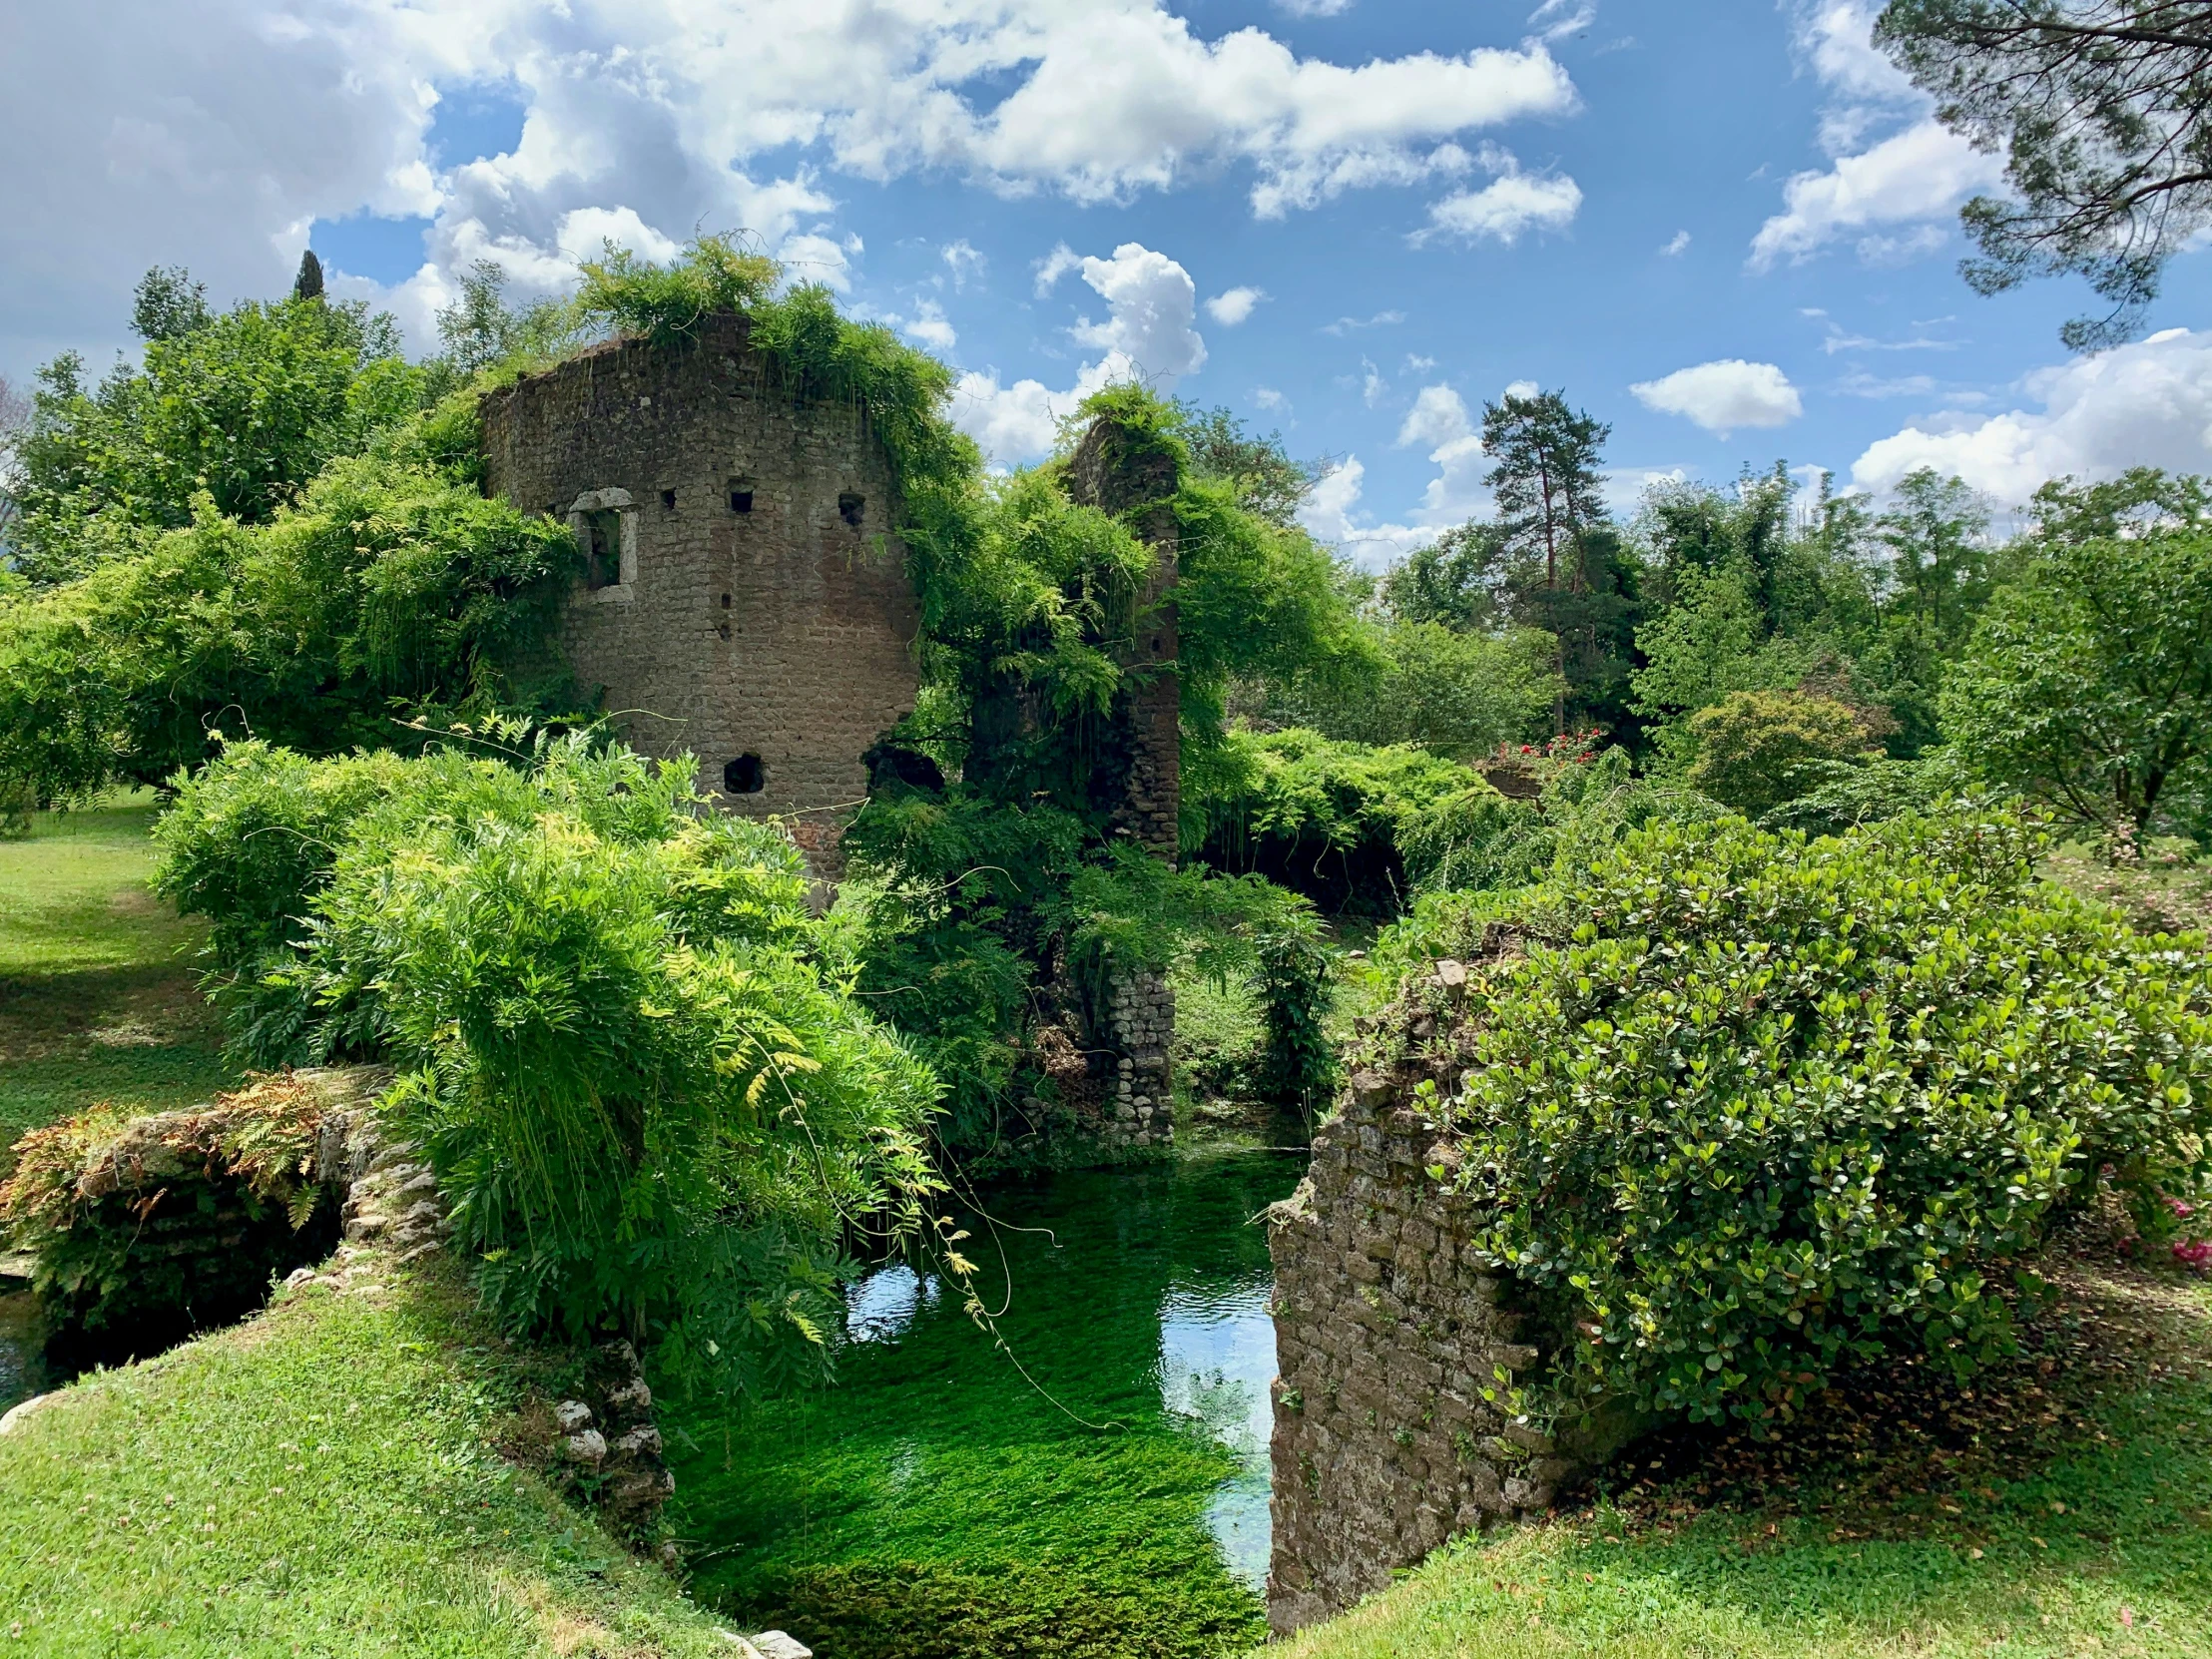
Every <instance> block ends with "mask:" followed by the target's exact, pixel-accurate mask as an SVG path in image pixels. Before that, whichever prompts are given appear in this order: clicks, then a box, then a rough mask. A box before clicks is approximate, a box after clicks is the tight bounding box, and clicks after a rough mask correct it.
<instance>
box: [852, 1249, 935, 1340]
mask: <svg viewBox="0 0 2212 1659" xmlns="http://www.w3.org/2000/svg"><path fill="white" fill-rule="evenodd" d="M938 1294H939V1287H938V1285H937V1280H936V1276H935V1275H934V1274H932V1275H931V1276H930V1277H929V1278H927V1279H923V1278H921V1277H920V1276H919V1275H918V1274H916V1273H915V1272H914V1270H913V1269H912V1268H910V1267H908V1266H906V1264H905V1263H903V1262H893V1263H892V1264H891V1265H890V1266H889V1267H887V1268H877V1269H876V1270H875V1271H874V1272H873V1273H871V1274H869V1275H868V1276H867V1277H866V1278H865V1279H863V1280H861V1281H860V1282H859V1283H858V1284H857V1285H854V1286H852V1287H851V1288H850V1289H848V1290H847V1291H846V1292H845V1298H844V1334H845V1336H846V1337H847V1338H849V1339H850V1340H851V1341H853V1342H856V1343H887V1342H893V1341H896V1340H897V1339H898V1338H900V1337H902V1336H904V1335H905V1334H906V1329H907V1327H908V1326H910V1325H912V1324H913V1323H914V1316H915V1315H916V1314H918V1313H919V1312H921V1310H922V1309H924V1308H934V1307H935V1306H936V1305H937V1296H938Z"/></svg>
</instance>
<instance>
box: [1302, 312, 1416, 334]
mask: <svg viewBox="0 0 2212 1659" xmlns="http://www.w3.org/2000/svg"><path fill="white" fill-rule="evenodd" d="M1404 320H1405V313H1404V312H1403V311H1377V312H1376V313H1375V315H1373V316H1340V317H1339V318H1337V320H1336V321H1334V322H1325V323H1323V324H1322V329H1321V331H1322V332H1323V333H1325V334H1337V335H1340V336H1341V335H1344V334H1353V333H1358V332H1359V331H1360V330H1361V329H1362V328H1388V327H1392V326H1394V325H1395V324H1397V323H1400V322H1403V321H1404Z"/></svg>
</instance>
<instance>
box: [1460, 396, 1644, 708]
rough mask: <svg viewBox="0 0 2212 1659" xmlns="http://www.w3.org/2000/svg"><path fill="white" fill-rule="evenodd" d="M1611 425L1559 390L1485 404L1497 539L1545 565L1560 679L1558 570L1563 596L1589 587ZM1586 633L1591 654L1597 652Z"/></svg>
mask: <svg viewBox="0 0 2212 1659" xmlns="http://www.w3.org/2000/svg"><path fill="white" fill-rule="evenodd" d="M1612 430H1613V429H1612V427H1610V426H1608V425H1606V424H1605V423H1604V422H1603V421H1600V420H1593V419H1591V418H1590V416H1589V415H1588V414H1586V413H1584V412H1583V411H1581V410H1579V409H1573V408H1569V407H1568V406H1567V400H1566V398H1565V396H1564V395H1563V394H1561V393H1559V392H1556V391H1539V392H1536V393H1534V394H1533V395H1526V394H1522V393H1518V392H1510V391H1509V392H1507V393H1506V394H1505V395H1504V396H1503V397H1502V398H1500V399H1499V400H1498V401H1497V402H1495V403H1488V404H1485V405H1483V409H1482V448H1483V452H1484V453H1485V454H1487V455H1488V456H1489V457H1490V459H1491V462H1492V464H1491V467H1490V471H1489V474H1488V476H1487V477H1486V478H1484V479H1483V482H1484V483H1486V484H1488V485H1489V486H1490V491H1491V494H1492V497H1493V498H1494V499H1495V501H1496V503H1497V524H1496V529H1497V534H1498V535H1499V537H1500V539H1501V540H1502V542H1503V544H1504V546H1505V548H1506V549H1507V551H1508V552H1509V553H1512V554H1517V555H1519V556H1521V557H1523V558H1527V559H1530V560H1531V561H1532V560H1533V559H1534V557H1535V556H1536V555H1537V554H1538V553H1541V555H1542V556H1543V562H1544V583H1543V594H1544V598H1543V600H1542V602H1541V607H1542V609H1543V610H1544V612H1545V613H1546V615H1547V621H1546V624H1545V625H1546V626H1548V627H1550V628H1551V629H1552V632H1553V634H1554V636H1555V637H1557V639H1558V641H1559V660H1558V666H1559V676H1560V680H1561V683H1562V684H1564V683H1565V681H1566V679H1567V642H1566V636H1565V632H1564V630H1563V629H1562V628H1561V626H1560V623H1561V621H1562V620H1563V618H1562V617H1560V616H1559V614H1558V613H1559V611H1560V606H1559V603H1558V601H1559V594H1560V565H1561V562H1562V555H1563V556H1564V562H1565V564H1566V566H1567V569H1566V591H1567V592H1568V593H1569V594H1581V593H1583V592H1584V591H1585V590H1586V589H1587V588H1588V586H1589V583H1588V581H1587V579H1586V575H1587V573H1586V571H1585V569H1584V565H1585V559H1584V551H1585V547H1586V538H1585V535H1584V532H1585V531H1588V530H1591V529H1595V528H1597V527H1599V526H1601V525H1603V524H1604V523H1605V517H1606V514H1605V502H1604V499H1603V496H1602V494H1601V493H1600V491H1601V487H1602V481H1601V479H1600V478H1599V475H1598V466H1599V463H1600V461H1601V459H1602V454H1601V451H1602V449H1603V446H1604V443H1605V440H1606V438H1607V437H1609V436H1611V434H1612ZM1584 626H1585V627H1589V628H1590V631H1591V638H1590V639H1589V641H1588V642H1587V644H1588V646H1589V649H1590V652H1591V653H1592V654H1593V655H1594V654H1595V653H1596V651H1597V642H1596V638H1595V631H1594V627H1591V625H1589V624H1587V623H1585V624H1584ZM1553 714H1554V718H1555V725H1556V728H1557V730H1558V731H1560V732H1562V733H1564V732H1565V731H1566V729H1567V703H1566V697H1565V694H1564V693H1563V692H1562V694H1561V695H1560V698H1559V701H1558V704H1557V706H1556V708H1555V709H1554V711H1553Z"/></svg>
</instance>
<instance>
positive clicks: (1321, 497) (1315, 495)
mask: <svg viewBox="0 0 2212 1659" xmlns="http://www.w3.org/2000/svg"><path fill="white" fill-rule="evenodd" d="M1367 475H1368V469H1367V467H1366V466H1365V465H1363V464H1362V462H1361V460H1360V457H1359V456H1357V455H1348V456H1346V457H1345V460H1344V464H1343V465H1341V466H1338V467H1335V468H1332V469H1331V470H1330V471H1329V472H1328V473H1327V474H1326V475H1325V476H1324V477H1323V478H1322V480H1321V482H1320V483H1318V484H1316V485H1315V486H1314V488H1313V492H1312V493H1311V494H1310V495H1308V496H1307V498H1306V505H1305V506H1304V507H1302V508H1300V509H1299V515H1298V517H1299V522H1300V523H1301V524H1303V525H1305V526H1306V528H1307V529H1308V530H1309V531H1311V532H1312V533H1313V535H1314V538H1315V539H1316V540H1317V541H1322V542H1327V543H1328V544H1330V545H1331V546H1333V547H1336V548H1338V549H1339V550H1340V551H1342V552H1343V553H1344V554H1345V556H1346V557H1347V558H1349V559H1351V560H1352V562H1353V563H1354V564H1356V565H1358V566H1359V567H1360V568H1361V569H1363V570H1382V569H1384V568H1385V567H1387V566H1389V565H1392V564H1395V563H1396V562H1397V561H1398V560H1399V559H1402V558H1404V557H1405V555H1406V554H1408V553H1410V552H1412V551H1413V549H1415V548H1416V547H1426V546H1427V545H1428V544H1429V543H1430V542H1432V541H1434V540H1435V539H1436V536H1437V534H1438V532H1437V530H1436V528H1435V527H1434V526H1432V525H1424V524H1377V523H1375V522H1373V517H1374V515H1373V514H1371V513H1368V512H1365V511H1363V510H1362V508H1361V505H1360V498H1361V496H1362V494H1363V493H1364V491H1365V487H1366V480H1367Z"/></svg>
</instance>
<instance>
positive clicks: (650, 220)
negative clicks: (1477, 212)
mask: <svg viewBox="0 0 2212 1659" xmlns="http://www.w3.org/2000/svg"><path fill="white" fill-rule="evenodd" d="M16 10H17V13H18V14H19V15H17V16H14V17H11V20H10V21H11V25H12V27H11V32H10V35H9V56H10V61H11V62H14V63H18V64H23V65H35V66H38V67H37V70H36V72H35V73H27V74H24V75H21V76H19V77H18V81H19V83H20V84H19V85H18V86H17V87H16V88H15V89H14V96H11V97H10V98H9V99H8V100H7V101H6V102H5V104H0V149H4V150H5V152H6V153H7V154H10V155H15V156H19V157H26V156H37V157H39V158H40V165H38V166H36V167H31V166H18V167H13V168H9V169H6V170H0V218H4V220H5V222H6V223H7V224H9V225H11V226H13V227H15V228H16V230H17V234H16V235H14V236H12V237H10V238H9V239H7V241H6V242H5V243H4V244H0V291H5V292H7V293H8V294H9V295H10V298H11V304H10V306H9V308H8V314H7V317H6V319H5V322H4V323H0V327H4V328H5V329H6V330H7V333H6V335H5V336H4V337H0V369H6V368H10V367H13V366H15V365H16V364H18V363H21V362H23V361H26V360H29V359H32V358H35V357H36V356H38V355H43V354H46V353H47V352H49V351H50V350H51V349H53V348H54V347H56V346H59V345H62V344H65V343H67V344H82V343H85V342H86V340H87V338H88V336H91V335H93V334H94V331H95V330H96V329H107V330H119V325H120V319H121V317H122V315H123V314H124V312H125V310H126V309H127V298H126V296H127V294H128V291H129V285H130V283H131V281H132V280H133V278H134V277H135V276H136V274H137V273H138V272H140V271H143V270H144V269H145V268H146V267H147V266H148V265H151V264H154V263H156V262H165V263H166V262H183V263H185V264H188V265H190V266H192V267H193V268H194V269H195V271H196V272H197V273H198V274H199V275H200V276H201V277H204V278H206V279H208V280H209V281H210V283H211V286H212V287H213V288H214V289H215V291H216V292H217V294H218V295H219V296H220V297H229V296H231V295H234V294H238V293H242V292H252V293H268V292H274V291H277V290H279V289H280V288H281V286H282V284H283V283H284V282H285V281H287V280H288V279H289V277H290V275H291V271H292V268H293V266H294V265H295V263H296V261H297V259H298V255H299V250H300V247H301V245H302V244H303V242H304V241H305V240H306V237H307V233H308V229H309V227H310V226H311V225H312V224H313V223H315V222H316V221H318V220H321V221H327V220H334V219H339V218H343V217H346V216H348V215H351V214H355V213H358V212H362V211H364V210H365V211H367V212H370V213H374V214H379V215H385V216H421V217H424V218H427V219H429V220H431V221H432V224H431V226H430V229H429V232H428V236H427V239H426V248H425V261H426V264H427V265H428V266H429V267H430V268H432V269H431V275H430V276H429V277H423V278H421V279H420V280H419V281H416V282H414V283H413V284H412V287H413V290H414V296H415V301H416V307H417V308H419V306H421V305H429V304H432V303H433V302H434V301H435V299H436V298H437V297H438V295H439V292H440V289H439V282H440V281H441V278H440V277H438V276H437V274H438V273H441V272H442V273H451V272H457V271H459V270H462V269H465V267H466V266H467V264H468V263H470V262H471V261H473V260H476V259H493V260H497V261H499V262H500V263H501V264H502V265H503V266H505V267H507V268H508V269H509V270H510V271H511V272H513V273H515V274H516V279H517V282H518V285H519V284H520V283H521V282H523V281H524V280H525V279H526V278H527V279H530V280H535V279H537V277H539V276H540V275H541V274H542V270H543V268H544V266H545V265H546V264H547V263H548V262H549V261H551V260H552V259H553V258H554V257H555V256H556V255H557V254H558V253H559V247H558V242H557V236H558V233H559V230H560V227H561V226H562V224H563V222H564V221H565V220H566V219H567V218H568V216H570V215H573V214H576V213H579V212H584V211H597V212H605V213H620V212H628V213H630V214H632V215H634V216H635V217H636V219H637V220H638V221H639V222H640V223H641V224H642V225H644V226H645V227H648V228H650V229H652V230H654V231H655V232H657V233H658V234H659V235H661V236H662V237H664V238H675V239H677V240H681V239H682V238H684V237H686V236H689V235H690V234H691V232H692V230H693V229H694V228H695V227H702V226H703V227H705V228H708V229H736V228H744V229H746V230H748V231H750V232H751V233H753V234H754V235H755V236H756V237H757V238H759V239H760V241H761V243H762V245H763V246H764V247H766V248H767V249H769V250H770V251H771V252H778V251H785V252H789V253H792V254H794V255H796V256H799V257H802V258H808V259H812V258H815V257H817V256H821V255H823V254H825V253H826V251H825V250H823V249H820V248H817V247H815V246H814V245H813V244H811V243H805V242H800V243H792V242H791V240H790V239H793V238H795V237H797V238H806V237H816V236H825V237H828V238H829V240H830V241H832V242H838V243H839V246H840V247H841V240H840V239H839V238H838V237H837V236H836V234H835V233H830V232H824V231H823V230H822V229H821V225H822V222H823V220H824V218H825V216H828V215H831V214H833V213H834V211H835V208H836V204H835V201H834V200H833V195H832V191H831V188H830V181H831V180H833V178H834V177H836V176H838V175H845V176H850V177H856V178H863V179H868V180H873V181H883V180H889V179H894V178H898V177H902V176H905V175H909V174H911V173H914V172H916V171H919V170H924V169H928V170H938V171H943V172H948V173H951V174H953V175H956V176H959V177H963V178H966V179H968V180H970V181H972V182H974V183H977V184H979V185H981V186H983V187H985V188H988V189H992V190H995V191H999V192H1003V193H1006V194H1013V195H1018V194H1022V193H1028V192H1053V193H1057V194H1060V195H1063V196H1066V197H1068V198H1071V199H1074V200H1077V201H1082V202H1100V201H1123V200H1127V199H1129V198H1130V197H1132V196H1134V195H1136V194H1138V193H1141V192H1144V191H1150V190H1159V189H1168V188H1172V187H1174V186H1176V185H1178V184H1180V183H1182V182H1183V181H1184V180H1186V179H1189V178H1193V177H1201V176H1214V175H1216V174H1218V173H1219V172H1220V171H1222V170H1224V169H1230V170H1235V171H1237V172H1239V173H1241V174H1242V175H1243V176H1245V177H1246V178H1248V179H1249V181H1250V191H1251V199H1252V205H1253V209H1254V211H1255V212H1257V213H1260V214H1263V215H1269V214H1282V213H1286V212H1289V211H1292V210H1295V209H1299V208H1303V207H1307V206H1310V205H1312V204H1314V203H1316V202H1319V201H1322V200H1324V199H1326V198H1327V197H1329V196H1331V195H1332V194H1335V193H1337V192H1339V191H1344V190H1352V189H1360V188H1367V187H1370V186H1374V185H1381V184H1391V183H1398V184H1402V183H1407V182H1411V181H1414V180H1419V179H1433V178H1435V177H1437V176H1438V175H1439V174H1442V173H1448V172H1450V171H1453V170H1456V169H1463V168H1464V167H1465V166H1466V165H1467V164H1468V158H1467V157H1466V155H1465V153H1464V151H1462V150H1461V149H1460V148H1459V146H1458V144H1457V143H1456V142H1454V141H1456V140H1461V139H1464V138H1466V137H1468V136H1469V135H1473V134H1477V133H1480V132H1483V131H1485V130H1489V129H1494V128H1496V127H1498V126H1499V125H1500V124H1503V123H1507V122H1512V121H1515V120H1521V119H1526V118H1532V117H1548V116H1559V115H1564V114H1569V113H1571V112H1572V111H1573V110H1574V109H1575V108H1576V106H1577V99H1576V94H1575V90H1574V86H1573V83H1572V81H1571V79H1570V78H1569V77H1568V75H1567V72H1566V71H1565V69H1564V68H1562V67H1561V66H1560V65H1559V63H1558V62H1557V61H1556V60H1554V59H1553V58H1552V56H1551V55H1550V52H1549V51H1548V49H1547V48H1546V47H1545V46H1544V45H1543V43H1542V42H1541V41H1540V40H1536V41H1525V42H1522V43H1520V44H1518V45H1515V46H1511V47H1480V48H1476V49H1473V50H1470V51H1466V52H1463V53H1459V54H1456V55H1454V54H1450V53H1441V52H1419V53H1414V54H1410V55H1406V56H1401V57H1396V58H1377V59H1373V60H1371V61H1368V62H1364V63H1358V64H1337V63H1332V62H1329V61H1327V60H1325V59H1320V58H1312V57H1301V56H1299V55H1298V54H1297V53H1295V52H1293V51H1292V50H1291V49H1290V48H1289V47H1288V46H1286V45H1285V44H1283V43H1282V42H1281V41H1278V40H1276V39H1275V38H1274V37H1272V36H1271V35H1269V34H1268V33H1267V32H1265V31H1264V30H1262V29H1259V28H1252V27H1247V28H1240V29H1235V30H1232V31H1230V32H1228V33H1226V34H1222V35H1220V36H1219V37H1218V38H1212V39H1209V38H1206V37H1205V36H1204V35H1202V34H1201V33H1200V32H1198V31H1197V30H1196V29H1194V27H1193V25H1192V24H1191V22H1190V21H1189V20H1188V19H1187V18H1185V17H1182V16H1179V15H1177V13H1176V11H1175V10H1172V9H1171V8H1170V6H1169V4H1168V0H1111V3H1104V0H1102V3H1099V4H1090V5H1082V6H1071V5H1067V4H1065V3H1063V0H928V3H923V0H884V3H882V4H873V5H858V4H851V3H842V0H833V3H831V4H827V5H826V4H822V3H821V0H633V3H631V4H628V5H624V6H621V7H615V6H611V5H605V4H583V5H572V6H546V5H542V4H537V3H535V0H446V3H444V4H441V5H438V6H432V7H423V6H413V5H402V4H397V3H393V0H358V3H355V4H349V5H342V6H305V7H302V6H297V5H292V4H288V3H286V0H196V3H195V4H193V5H190V6H169V7H154V8H145V7H134V8H127V9H126V8H122V7H120V6H119V5H118V4H117V3H116V0H92V3H90V4H86V5H79V6H31V7H19V8H17V9H16ZM485 85H493V86H497V87H500V88H501V89H503V91H505V92H507V93H508V94H510V95H511V96H512V97H513V98H514V100H515V101H516V102H517V103H518V104H520V105H521V107H522V109H523V111H524V119H523V122H522V127H521V133H520V137H519V139H518V140H517V141H516V142H515V143H514V144H513V145H512V146H511V147H510V148H509V149H507V150H506V151H504V152H503V153H502V154H500V155H497V156H491V157H486V158H482V159H480V160H475V161H470V162H467V163H465V164H463V165H459V166H449V165H447V162H446V159H445V158H444V157H442V156H441V155H439V154H438V153H436V152H435V151H434V150H433V148H432V146H431V142H430V130H431V124H432V122H433V120H434V118H435V116H436V114H437V110H438V106H439V100H440V96H441V89H452V88H457V87H463V86H485ZM26 227H37V228H38V234H37V235H36V236H35V237H34V236H28V235H25V234H23V232H24V228H26ZM847 258H849V253H848V254H847ZM830 269H831V270H841V269H842V268H840V267H837V266H835V264H834V262H830ZM111 337H112V335H111Z"/></svg>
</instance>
